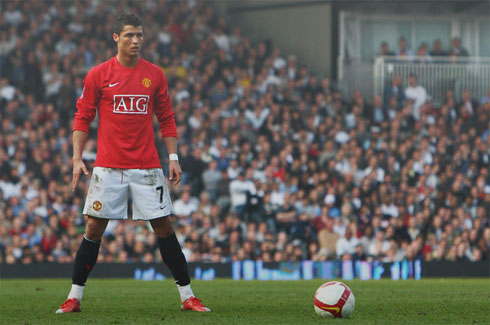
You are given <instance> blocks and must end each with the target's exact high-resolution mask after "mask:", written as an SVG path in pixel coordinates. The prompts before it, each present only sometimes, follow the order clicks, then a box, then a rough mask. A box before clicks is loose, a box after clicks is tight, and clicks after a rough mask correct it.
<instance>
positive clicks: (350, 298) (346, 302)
mask: <svg viewBox="0 0 490 325" xmlns="http://www.w3.org/2000/svg"><path fill="white" fill-rule="evenodd" d="M313 305H314V307H315V312H316V313H317V314H318V315H320V316H321V317H325V318H347V317H349V316H350V315H352V312H353V311H354V307H355V305H356V299H355V298H354V294H353V293H352V290H351V289H350V288H349V287H348V286H346V285H345V284H343V283H342V282H338V281H331V282H327V283H324V284H322V285H321V286H320V287H319V288H318V289H317V290H316V292H315V298H314V299H313Z"/></svg>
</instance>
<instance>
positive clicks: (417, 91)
mask: <svg viewBox="0 0 490 325" xmlns="http://www.w3.org/2000/svg"><path fill="white" fill-rule="evenodd" d="M408 83H409V86H408V87H407V88H406V89H405V96H406V98H407V99H408V100H411V101H412V115H413V117H414V118H415V119H416V120H418V119H420V107H421V106H422V105H423V104H424V103H425V101H426V100H427V92H426V90H425V88H424V87H422V86H420V85H418V84H417V77H416V76H415V75H410V77H409V79H408Z"/></svg>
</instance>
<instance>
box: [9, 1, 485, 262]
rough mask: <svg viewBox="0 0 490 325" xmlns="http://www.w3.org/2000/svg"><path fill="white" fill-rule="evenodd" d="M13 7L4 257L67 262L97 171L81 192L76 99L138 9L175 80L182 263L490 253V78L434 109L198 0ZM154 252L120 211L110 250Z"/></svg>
mask: <svg viewBox="0 0 490 325" xmlns="http://www.w3.org/2000/svg"><path fill="white" fill-rule="evenodd" d="M2 6H4V7H3V9H2V14H0V121H1V125H0V127H1V135H0V262H2V263H25V264H28V263H43V262H53V261H56V262H60V263H71V262H72V261H73V258H74V255H75V253H76V249H77V247H78V244H79V242H80V241H81V236H82V232H83V223H84V221H83V217H82V215H81V210H82V208H83V203H84V198H85V193H86V191H87V188H88V181H89V179H88V178H82V180H81V182H80V184H79V187H78V189H77V190H76V191H75V192H72V191H71V177H72V170H71V128H72V117H73V114H74V112H75V110H76V107H75V102H76V99H77V98H78V96H80V94H81V91H82V81H83V78H84V75H85V74H86V73H87V71H88V70H89V69H90V68H91V67H93V66H94V65H97V64H99V63H101V62H103V61H105V60H107V59H109V58H110V57H111V56H113V55H114V54H115V46H114V44H113V40H112V38H111V35H112V20H113V18H114V16H115V15H116V14H117V13H118V12H121V11H123V10H125V9H126V8H129V9H130V10H131V11H133V12H135V13H136V14H138V15H140V16H141V17H142V18H143V20H144V22H145V26H144V28H145V46H144V48H143V53H142V56H143V57H144V58H146V59H148V60H150V61H152V62H154V63H155V64H158V65H159V66H161V68H162V69H163V70H164V71H165V73H166V75H167V78H168V82H169V89H170V92H171V95H172V101H173V105H174V110H175V112H176V122H177V126H178V132H179V146H180V148H179V155H180V161H181V165H182V168H183V171H184V175H183V182H182V183H183V184H182V185H181V186H180V187H179V188H173V187H171V192H172V196H173V199H174V207H175V213H176V219H175V224H176V229H177V237H178V239H179V241H180V243H181V245H182V247H183V251H184V254H185V256H186V258H187V259H188V261H190V262H194V261H200V262H227V261H235V260H246V259H252V260H263V261H265V262H267V261H298V260H304V259H310V260H315V261H320V260H325V259H343V260H346V259H376V260H380V261H383V262H393V261H399V260H402V259H411V258H415V257H419V258H423V259H424V260H425V261H431V260H448V261H458V260H469V261H480V260H482V259H488V258H489V256H490V252H489V249H490V225H489V219H488V216H489V215H490V175H489V165H490V161H489V159H490V128H489V123H488V121H490V90H489V93H488V95H487V96H486V97H483V98H473V97H472V95H471V89H468V90H466V91H465V94H464V96H461V97H462V98H463V101H462V102H458V101H457V100H456V99H455V95H454V92H453V91H452V90H451V89H447V96H446V100H445V102H444V103H443V104H442V105H440V106H437V107H435V106H433V104H431V102H430V101H428V100H425V98H426V97H425V96H426V95H427V94H426V92H425V89H424V85H418V84H417V83H416V80H415V81H411V83H410V84H409V83H408V80H399V81H397V82H396V83H395V87H390V86H389V85H387V91H386V92H385V96H386V93H387V92H391V94H392V95H391V96H388V97H385V98H380V97H377V98H375V99H374V100H373V103H368V102H366V100H365V99H364V98H363V94H361V92H356V93H355V94H354V96H353V98H345V97H344V96H343V94H342V92H341V91H340V89H336V88H335V87H334V85H335V83H334V82H331V81H330V80H329V79H328V78H324V77H320V76H316V75H315V73H313V72H312V71H309V70H308V69H307V68H306V67H305V66H302V65H300V62H297V60H296V57H295V56H294V55H293V54H285V53H282V52H281V50H280V49H279V48H277V47H275V46H274V44H272V43H271V42H269V41H261V42H258V43H257V44H253V43H252V42H250V40H249V39H247V37H244V36H243V35H242V32H241V30H240V28H239V27H235V26H231V25H229V24H228V23H227V22H226V21H225V20H224V19H222V18H221V17H219V16H217V14H216V13H215V11H214V10H213V8H212V7H211V6H209V5H208V4H206V3H205V2H203V1H181V2H173V1H138V2H128V1H121V2H109V1H73V2H64V1H31V0H29V1H17V2H12V1H6V2H3V4H2ZM447 43H449V41H446V44H447ZM424 46H426V45H424ZM427 50H428V49H426V48H425V47H423V48H422V50H420V51H423V52H424V53H426V52H432V50H434V51H436V50H437V51H440V50H439V49H431V50H429V51H427ZM442 50H443V51H445V50H446V49H442ZM447 50H448V51H447V52H448V53H449V52H450V51H449V49H447ZM452 51H453V52H454V50H452ZM458 55H459V54H458ZM461 55H463V54H461ZM390 84H391V82H390ZM405 89H407V94H409V95H410V96H407V97H405V96H404V94H405V92H404V93H403V96H400V95H399V94H398V95H397V92H399V91H405ZM429 95H430V94H429ZM415 103H416V104H415ZM414 107H416V110H414ZM94 123H96V121H94ZM155 130H156V129H155ZM92 131H93V130H92ZM155 134H156V139H157V140H156V141H157V142H158V147H159V148H164V145H163V142H162V140H161V138H159V132H155ZM94 136H95V133H94V132H92V133H91V139H90V140H89V141H88V143H87V146H86V150H85V152H84V156H83V157H84V159H85V160H86V161H87V162H88V164H89V167H91V164H93V162H94V160H95V154H96V140H95V139H94ZM160 154H161V158H162V162H163V163H164V164H165V160H166V156H167V154H166V152H164V151H162V152H161V153H160ZM156 248H157V244H156V238H155V236H154V234H153V232H152V231H151V230H150V229H149V228H148V226H147V225H146V224H145V223H142V222H133V221H111V222H110V223H109V227H108V228H107V231H106V233H105V235H104V239H103V241H102V246H101V251H100V254H99V261H103V262H123V263H125V262H136V261H143V262H154V261H158V260H159V259H160V257H159V253H158V250H157V249H156Z"/></svg>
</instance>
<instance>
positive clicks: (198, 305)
mask: <svg viewBox="0 0 490 325" xmlns="http://www.w3.org/2000/svg"><path fill="white" fill-rule="evenodd" d="M180 308H181V309H182V310H193V311H199V312H204V313H205V312H210V311H211V309H209V308H207V307H204V305H203V304H202V302H201V299H199V298H196V297H190V298H189V299H187V300H185V301H184V302H183V303H182V306H181V307H180Z"/></svg>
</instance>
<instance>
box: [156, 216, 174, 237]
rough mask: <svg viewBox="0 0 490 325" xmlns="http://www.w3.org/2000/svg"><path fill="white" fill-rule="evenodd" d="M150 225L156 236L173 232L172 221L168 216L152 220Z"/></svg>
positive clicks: (164, 235) (163, 235)
mask: <svg viewBox="0 0 490 325" xmlns="http://www.w3.org/2000/svg"><path fill="white" fill-rule="evenodd" d="M151 226H152V227H153V230H154V231H155V234H156V235H157V237H158V238H165V237H168V236H170V235H172V234H173V233H174V228H173V227H172V221H171V220H170V218H169V217H165V218H160V219H155V220H152V221H151Z"/></svg>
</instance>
